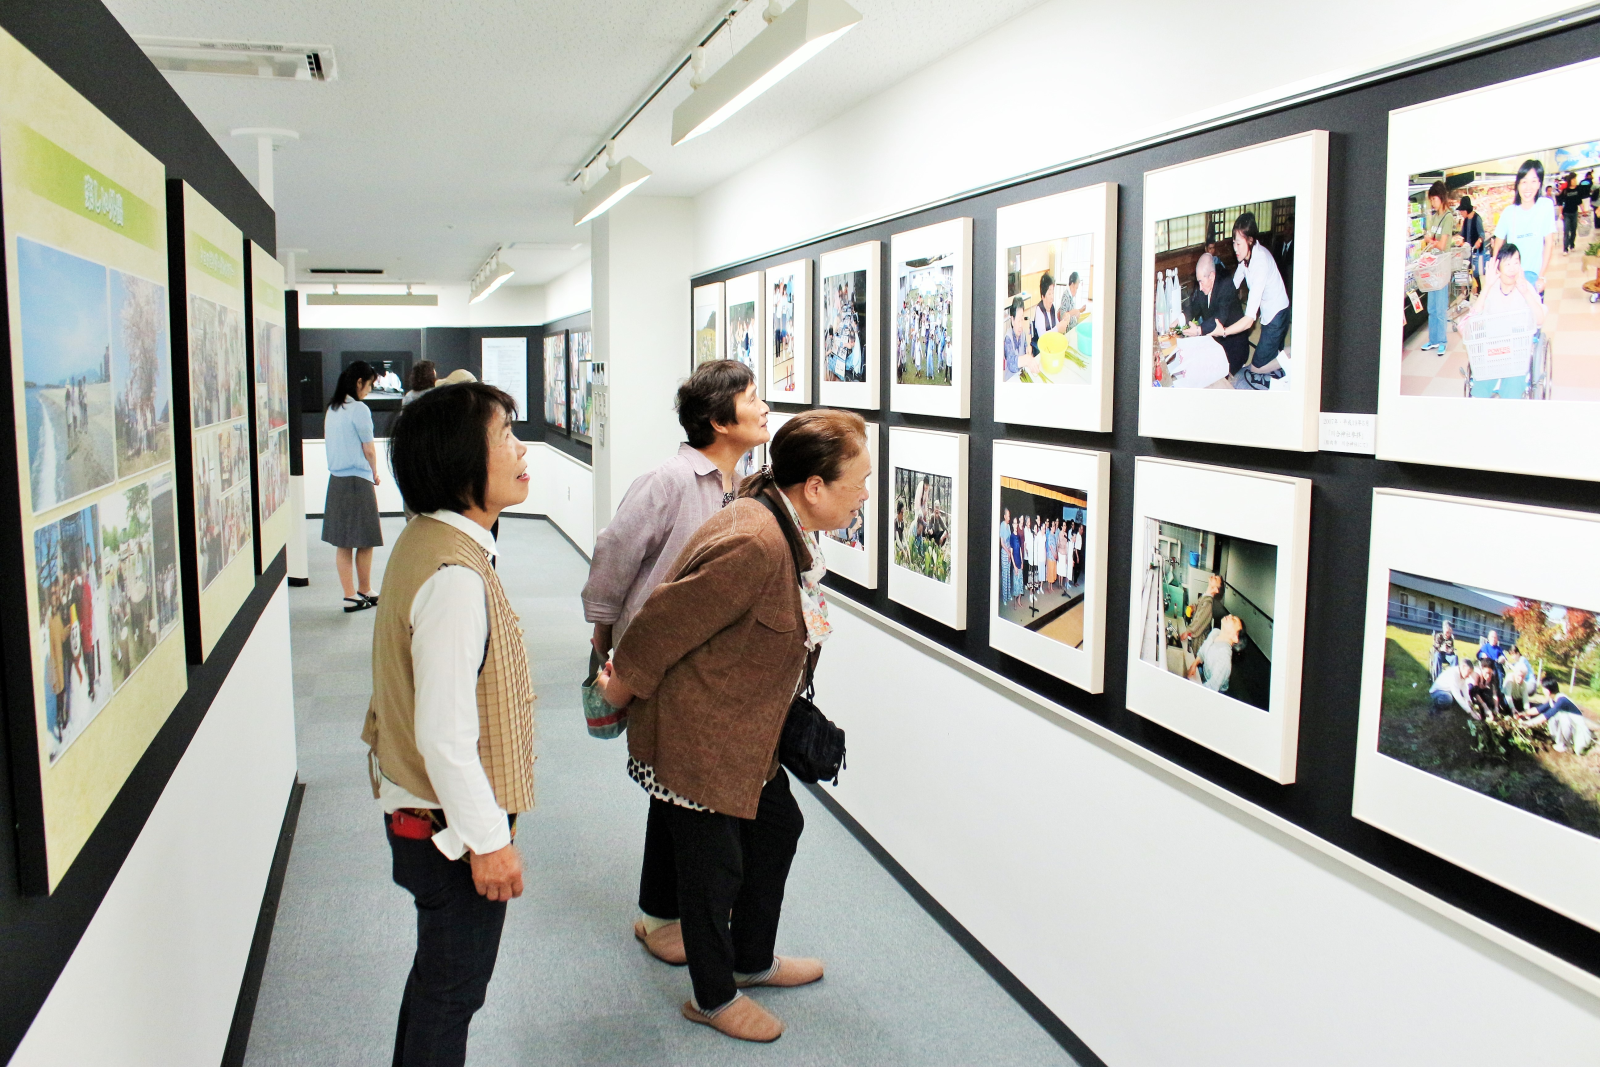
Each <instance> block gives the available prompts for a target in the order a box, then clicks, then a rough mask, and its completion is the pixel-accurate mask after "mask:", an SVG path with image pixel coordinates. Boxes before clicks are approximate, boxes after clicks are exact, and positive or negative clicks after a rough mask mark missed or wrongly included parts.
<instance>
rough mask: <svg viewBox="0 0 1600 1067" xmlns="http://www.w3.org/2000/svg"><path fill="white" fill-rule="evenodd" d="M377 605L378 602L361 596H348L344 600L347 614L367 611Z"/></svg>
mask: <svg viewBox="0 0 1600 1067" xmlns="http://www.w3.org/2000/svg"><path fill="white" fill-rule="evenodd" d="M376 603H377V601H375V600H373V601H369V600H367V598H366V597H364V596H360V595H357V596H347V597H345V598H344V610H345V613H346V614H348V613H350V612H352V611H366V610H367V609H368V608H370V607H372V605H373V604H376Z"/></svg>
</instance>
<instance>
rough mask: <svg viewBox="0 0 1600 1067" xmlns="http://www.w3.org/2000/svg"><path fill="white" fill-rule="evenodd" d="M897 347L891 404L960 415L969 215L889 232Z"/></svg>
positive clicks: (968, 378)
mask: <svg viewBox="0 0 1600 1067" xmlns="http://www.w3.org/2000/svg"><path fill="white" fill-rule="evenodd" d="M889 256H890V262H891V263H892V264H893V266H892V269H891V274H892V278H891V284H892V285H893V289H892V290H891V292H890V296H889V299H890V302H891V306H892V307H893V309H894V322H893V326H894V353H893V356H894V358H893V363H892V365H891V369H892V371H893V374H894V377H893V380H892V381H891V383H890V385H889V406H890V407H891V408H892V409H893V410H895V411H908V412H915V413H916V414H919V415H943V416H944V417H946V418H952V419H964V418H967V417H968V415H969V414H970V409H971V396H972V345H971V337H972V220H971V219H950V220H949V221H948V222H936V223H934V224H933V225H932V226H924V227H922V228H921V229H917V230H908V231H907V232H905V233H897V234H895V235H894V236H893V237H891V238H890V239H889Z"/></svg>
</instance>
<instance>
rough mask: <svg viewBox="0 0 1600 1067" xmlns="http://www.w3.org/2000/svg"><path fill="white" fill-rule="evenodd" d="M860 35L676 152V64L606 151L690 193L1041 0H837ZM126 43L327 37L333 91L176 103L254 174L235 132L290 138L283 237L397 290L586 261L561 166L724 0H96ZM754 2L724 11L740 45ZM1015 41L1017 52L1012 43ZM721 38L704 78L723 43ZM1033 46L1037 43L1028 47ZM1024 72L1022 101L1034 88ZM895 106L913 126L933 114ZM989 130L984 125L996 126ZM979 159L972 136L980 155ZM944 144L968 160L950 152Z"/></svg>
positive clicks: (756, 18)
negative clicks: (501, 249) (502, 268)
mask: <svg viewBox="0 0 1600 1067" xmlns="http://www.w3.org/2000/svg"><path fill="white" fill-rule="evenodd" d="M851 2H852V3H853V5H854V6H855V7H856V8H857V9H858V10H859V11H861V12H862V14H863V16H864V18H863V20H862V22H861V24H860V25H859V26H857V27H856V29H855V30H853V31H852V32H850V33H848V34H846V35H845V36H844V37H843V38H841V39H840V40H839V41H837V42H835V43H834V44H833V45H832V46H830V47H829V48H828V49H826V50H825V51H824V52H823V53H822V54H821V55H820V56H818V57H817V58H815V59H813V60H812V61H811V62H810V63H807V64H806V65H805V66H804V67H802V68H801V69H800V70H799V71H797V72H796V73H794V74H792V75H790V76H789V77H788V78H787V79H785V80H784V81H783V82H782V83H780V84H779V85H777V86H776V87H774V88H773V89H771V90H769V91H768V92H767V93H765V94H764V95H763V96H762V97H760V98H759V99H758V100H756V101H755V102H754V103H753V104H751V105H750V106H749V107H747V108H745V109H744V110H743V111H742V112H740V113H739V114H738V115H736V116H735V117H734V118H732V119H730V120H729V121H728V122H726V123H724V124H723V125H722V126H721V127H719V128H718V129H716V130H713V131H712V132H711V133H708V134H705V135H703V136H701V137H699V138H697V139H695V140H693V141H690V142H688V143H687V144H684V145H681V146H679V147H677V148H672V147H670V146H669V144H670V137H669V131H670V128H671V114H672V109H673V107H675V106H676V105H677V104H678V103H679V102H681V101H682V100H683V99H684V98H685V97H687V96H688V94H689V91H690V90H689V86H688V77H689V75H688V71H687V70H686V71H684V72H683V73H682V74H681V75H679V77H678V78H677V79H676V80H675V81H674V82H673V84H672V85H670V86H668V87H667V89H666V90H665V91H664V92H663V93H662V94H661V95H660V96H659V97H657V99H656V101H655V103H654V104H652V105H651V107H650V108H649V109H647V110H646V112H645V113H644V114H643V115H642V116H641V117H640V118H639V120H637V121H636V122H635V123H634V124H633V126H631V127H630V128H629V130H628V132H627V133H626V134H625V135H624V136H623V137H622V138H621V139H619V141H618V149H619V154H627V155H633V156H635V157H637V158H638V159H639V160H640V161H641V162H642V163H644V164H645V165H646V166H648V167H650V168H651V169H652V170H653V171H655V174H656V177H655V178H654V179H653V180H652V181H651V182H650V183H649V184H647V185H646V186H645V187H644V191H646V192H649V193H651V194H654V195H659V196H692V195H694V194H697V193H699V192H701V191H702V190H704V189H706V188H708V187H710V186H712V185H714V184H716V183H717V182H719V181H721V180H722V179H724V178H726V177H728V176H729V175H731V174H733V173H735V172H737V171H738V170H740V169H742V168H743V167H745V166H747V165H748V164H750V163H751V162H753V161H755V160H757V159H759V158H761V157H762V156H764V155H766V154H767V153H769V152H771V151H773V150H775V149H777V148H779V147H781V146H782V145H785V144H788V143H789V142H791V141H794V140H796V139H797V138H799V137H801V136H803V135H804V134H805V133H807V132H809V131H810V130H812V129H814V128H816V127H817V126H818V125H820V124H822V123H823V122H826V121H827V120H828V119H830V118H833V117H834V116H836V115H838V114H840V113H841V112H843V111H845V110H846V109H848V108H849V107H850V106H852V105H854V104H856V103H859V102H860V101H862V100H864V99H866V98H867V97H869V96H871V95H872V94H873V93H876V92H878V91H880V90H882V89H884V88H886V87H888V86H890V85H892V84H894V83H895V82H897V81H899V80H901V79H902V78H904V77H906V76H907V75H909V74H911V73H912V72H913V71H915V70H917V69H918V68H920V67H922V66H925V65H926V64H928V63H930V62H931V61H933V60H934V59H937V58H938V57H939V56H941V55H944V54H945V53H947V52H950V51H952V50H953V49H955V48H957V47H959V46H961V45H962V44H965V43H966V42H967V41H970V40H971V39H972V38H974V37H976V36H977V35H978V34H980V33H982V32H983V31H986V30H988V29H991V28H993V27H995V26H998V25H1000V24H1001V23H1003V22H1005V21H1006V20H1008V19H1011V18H1014V17H1015V16H1017V15H1019V14H1021V13H1022V12H1024V11H1026V10H1027V9H1028V8H1030V7H1032V6H1034V5H1035V4H1036V3H1038V0H851ZM106 6H107V7H109V8H110V9H111V12H112V13H113V14H114V15H115V16H116V17H117V18H118V19H119V20H120V21H121V22H122V24H123V26H124V27H125V28H126V29H127V30H128V32H130V33H132V34H134V35H136V36H165V37H189V38H201V39H232V40H253V41H268V42H295V43H307V44H315V45H323V46H332V48H333V49H334V51H335V54H336V56H337V58H338V79H337V80H336V81H333V82H327V83H315V82H289V81H269V80H265V79H262V80H257V79H251V78H230V77H218V76H214V75H202V74H169V75H168V79H169V80H170V82H171V83H172V85H173V86H174V87H175V88H176V89H177V91H178V93H179V95H180V96H182V97H183V100H184V102H185V103H187V104H188V105H189V107H190V108H191V109H192V110H193V111H194V113H195V114H196V115H197V116H199V118H200V121H201V122H203V123H204V124H205V126H206V128H207V129H208V130H210V131H211V133H212V135H213V136H215V137H216V138H217V140H218V141H219V142H220V143H221V144H222V146H223V147H224V148H225V149H226V150H227V151H228V153H229V155H230V156H231V157H232V158H233V160H234V162H235V163H236V164H237V165H238V166H239V169H240V170H241V171H243V172H244V174H245V175H246V176H247V177H250V178H252V179H254V177H255V171H256V146H255V142H254V141H253V140H246V139H241V138H234V137H231V136H230V135H229V132H228V131H229V130H231V129H235V128H238V127H263V126H264V127H284V128H288V129H292V130H296V131H298V132H299V134H300V140H299V141H297V142H293V143H290V144H287V145H284V146H282V147H281V148H280V149H279V150H278V152H277V155H276V160H275V167H274V170H275V186H276V198H275V199H276V201H277V210H278V245H279V247H280V248H305V249H308V250H309V251H308V252H307V253H305V254H303V255H301V256H300V258H299V263H300V266H301V268H302V269H304V268H308V267H381V268H383V269H384V270H385V272H386V274H387V276H388V277H390V278H394V279H396V280H401V281H412V282H424V283H434V284H447V283H459V282H465V281H466V280H467V279H468V278H469V277H470V276H471V275H472V273H473V271H475V270H476V269H477V268H478V266H479V265H480V264H481V263H482V262H483V260H484V259H485V258H486V257H487V256H488V255H489V253H490V252H492V251H494V249H495V247H496V246H497V245H510V244H512V243H513V242H523V243H526V244H529V245H535V246H554V247H536V248H532V249H526V250H517V251H516V252H514V253H513V254H512V256H511V257H510V258H512V260H513V266H514V267H516V269H517V271H518V275H517V277H516V279H515V282H514V283H513V284H533V283H538V282H543V281H546V280H548V279H549V278H551V277H554V276H555V275H557V274H559V273H561V272H562V271H564V270H566V269H568V268H570V267H572V266H574V265H576V264H577V263H579V262H581V261H582V260H583V258H585V256H586V255H587V251H586V249H578V250H575V251H574V250H571V249H570V248H568V247H567V246H570V245H571V244H573V243H577V242H582V243H584V244H585V245H586V244H587V241H588V234H587V232H586V230H587V228H584V229H574V227H573V226H572V207H573V204H574V203H575V201H576V199H577V195H578V194H577V190H576V189H575V188H574V187H573V186H571V185H569V184H567V182H566V178H567V177H568V175H570V174H571V173H572V172H573V171H574V170H575V169H576V168H577V166H579V165H580V164H582V163H583V162H584V161H585V159H586V157H587V153H588V152H590V151H591V150H592V149H593V148H594V147H595V146H596V145H597V144H598V142H599V141H600V139H601V138H603V137H604V136H606V135H607V134H608V133H610V132H611V129H612V128H613V126H614V124H615V123H616V122H618V121H620V120H621V119H622V118H623V117H624V116H625V115H626V113H627V112H628V111H629V110H630V109H631V108H632V106H633V105H634V104H635V103H637V102H638V100H639V99H640V98H641V97H643V95H644V94H645V93H646V92H648V91H649V89H650V87H651V86H652V85H653V84H654V83H655V81H656V80H657V79H658V78H659V77H660V76H661V75H662V74H664V73H665V72H666V70H667V69H668V67H669V65H671V64H673V63H674V62H675V61H676V60H677V59H679V58H680V57H681V56H682V54H683V53H684V52H685V51H686V50H687V48H688V46H689V44H690V43H692V38H693V37H695V35H696V34H697V33H698V32H700V31H701V30H702V29H704V28H705V27H706V26H707V25H708V24H709V23H710V21H711V19H712V17H714V16H715V15H716V14H717V13H718V12H719V10H720V8H719V7H718V6H717V5H716V4H715V3H712V2H711V0H651V2H650V3H642V2H639V0H584V2H582V3H574V2H571V0H565V2H559V0H533V2H526V0H525V2H520V3H519V2H516V0H473V2H464V0H339V2H336V3H335V2H328V0H275V2H273V3H262V2H260V0H252V2H246V0H106ZM764 6H765V3H764V0H754V2H753V3H752V4H751V5H750V9H749V10H748V11H747V12H746V13H744V14H742V15H741V16H740V17H739V18H738V19H737V20H736V21H735V32H734V34H733V35H732V36H733V40H734V42H735V43H742V42H743V41H744V40H746V39H748V38H749V37H751V36H753V35H754V34H755V33H756V32H758V31H759V30H760V29H761V27H762V23H761V19H760V12H761V10H762V9H763V8H764ZM1019 46H1021V47H1023V50H1024V52H1025V53H1026V52H1027V51H1029V49H1028V48H1027V47H1026V46H1025V45H1022V42H1019ZM731 51H732V46H731V45H730V43H729V35H728V34H726V33H724V34H723V35H722V36H721V37H720V38H719V39H718V40H716V41H715V42H713V44H712V45H711V46H710V47H709V48H708V53H709V56H708V59H709V62H708V64H707V66H708V70H710V69H714V68H715V67H716V66H718V65H720V63H721V62H722V61H723V60H724V59H725V58H726V57H727V56H728V55H729V54H731ZM1032 54H1033V55H1034V56H1035V57H1038V56H1039V55H1041V54H1042V53H1039V52H1037V51H1033V52H1032ZM1026 69H1027V67H1026V66H1025V65H1019V79H1018V94H1019V95H1018V107H1019V110H1025V109H1026V100H1025V99H1024V97H1025V94H1026V90H1027V86H1028V84H1029V82H1028V80H1027V79H1026V78H1024V77H1022V75H1021V72H1022V71H1025V70H1026ZM936 106H937V104H936V102H934V101H930V104H929V107H930V112H929V113H928V114H918V115H908V116H907V121H908V122H913V123H924V122H925V123H934V122H936V121H937V116H936V114H934V113H933V109H935V108H936ZM1000 129H1001V127H1000V124H999V123H998V122H997V124H996V130H997V133H996V136H1001V134H1000V133H999V132H998V131H999V130H1000ZM973 147H974V148H975V149H977V150H981V146H973ZM945 150H962V149H959V147H958V146H945Z"/></svg>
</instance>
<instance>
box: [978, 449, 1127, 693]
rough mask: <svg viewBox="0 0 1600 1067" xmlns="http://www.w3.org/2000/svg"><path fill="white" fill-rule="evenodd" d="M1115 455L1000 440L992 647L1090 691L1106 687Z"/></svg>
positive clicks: (994, 501) (994, 500) (991, 552)
mask: <svg viewBox="0 0 1600 1067" xmlns="http://www.w3.org/2000/svg"><path fill="white" fill-rule="evenodd" d="M1110 477H1111V454H1110V453H1108V452H1084V451H1080V450H1078V449H1075V448H1058V447H1055V446H1052V445H1034V444H1023V443H1021V442H1018V441H996V442H995V444H994V473H993V491H992V494H991V504H990V516H991V522H992V524H993V525H992V527H991V528H992V529H993V530H994V531H995V534H994V540H993V542H992V543H991V544H990V546H989V548H988V550H987V555H988V557H989V590H990V599H989V608H990V614H989V644H990V645H992V646H993V647H995V648H998V649H999V650H1000V651H1002V652H1004V653H1006V654H1008V655H1011V656H1015V657H1016V658H1017V659H1020V660H1022V661H1023V662H1024V663H1029V664H1032V665H1033V666H1035V667H1038V668H1039V669H1040V670H1042V671H1048V672H1049V673H1050V674H1053V675H1055V676H1056V677H1057V678H1060V679H1062V680H1063V681H1067V682H1071V683H1072V684H1073V685H1075V686H1077V687H1078V688H1080V689H1083V690H1085V691H1086V692H1090V693H1098V692H1100V691H1101V690H1103V689H1104V688H1105V631H1106V528H1107V525H1108V521H1107V513H1108V512H1109V510H1110V507H1109V501H1108V498H1107V496H1106V494H1107V491H1108V486H1109V484H1110Z"/></svg>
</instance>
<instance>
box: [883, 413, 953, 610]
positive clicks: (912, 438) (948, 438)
mask: <svg viewBox="0 0 1600 1067" xmlns="http://www.w3.org/2000/svg"><path fill="white" fill-rule="evenodd" d="M888 492H889V493H891V494H893V495H892V496H891V497H890V499H889V523H890V530H889V599H890V600H894V601H896V602H898V603H901V604H904V605H906V607H908V608H913V609H915V610H917V611H920V612H922V614H924V615H926V616H928V617H929V618H930V619H934V620H937V621H938V622H942V623H944V624H945V625H946V626H950V627H954V628H955V629H957V630H964V629H966V628H967V568H966V558H967V544H966V540H967V539H966V529H967V435H966V434H964V433H945V432H944V431H942V430H913V429H910V428H908V427H903V426H891V427H890V428H889V478H888Z"/></svg>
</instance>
